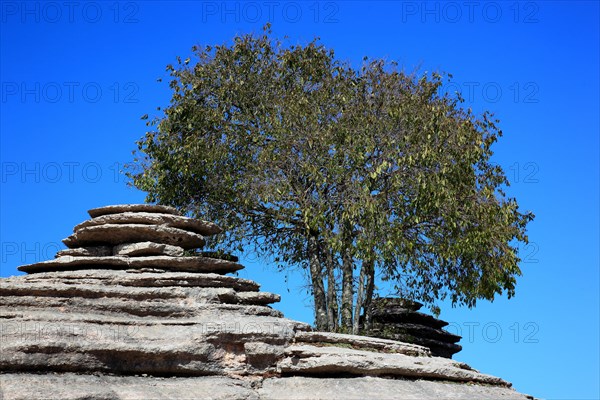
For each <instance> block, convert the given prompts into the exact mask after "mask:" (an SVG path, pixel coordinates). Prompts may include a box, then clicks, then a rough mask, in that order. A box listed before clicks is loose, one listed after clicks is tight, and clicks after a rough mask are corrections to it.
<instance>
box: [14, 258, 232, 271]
mask: <svg viewBox="0 0 600 400" xmlns="http://www.w3.org/2000/svg"><path fill="white" fill-rule="evenodd" d="M102 268H111V269H130V268H159V269H163V270H170V271H192V272H222V273H227V272H235V271H238V270H240V269H242V268H244V267H243V266H242V265H240V264H237V263H234V262H232V261H226V260H220V259H216V258H208V257H170V256H148V257H126V256H108V257H72V256H64V257H58V258H55V259H54V260H48V261H42V262H39V263H36V264H27V265H22V266H20V267H19V268H18V270H19V271H23V272H28V273H30V274H31V273H35V272H48V271H63V270H74V269H102Z"/></svg>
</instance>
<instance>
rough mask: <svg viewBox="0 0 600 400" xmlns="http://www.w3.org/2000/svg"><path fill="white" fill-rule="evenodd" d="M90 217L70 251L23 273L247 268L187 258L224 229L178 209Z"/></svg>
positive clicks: (126, 209)
mask: <svg viewBox="0 0 600 400" xmlns="http://www.w3.org/2000/svg"><path fill="white" fill-rule="evenodd" d="M88 213H89V214H90V216H91V217H92V219H90V220H87V221H84V222H82V223H81V224H79V225H77V226H75V228H73V232H74V233H73V234H72V235H71V236H69V237H68V238H66V239H63V243H64V244H65V245H66V246H67V247H68V249H67V250H61V251H59V252H58V253H57V254H56V258H55V259H54V260H50V261H45V262H40V263H37V264H30V265H23V266H21V267H19V270H20V271H24V272H28V273H35V272H49V271H65V270H75V269H79V270H81V269H94V268H97V267H101V268H102V269H132V268H135V269H140V268H142V269H143V268H150V269H152V268H158V269H161V270H172V271H183V272H215V273H227V272H235V271H237V270H239V269H242V268H243V266H241V265H239V264H236V263H235V262H232V261H228V260H222V259H218V258H213V257H203V256H202V255H200V256H196V257H194V256H186V257H184V251H185V250H190V249H197V248H201V247H202V246H204V244H205V240H204V236H209V235H214V234H217V233H220V232H221V229H220V228H219V227H218V226H217V225H215V224H213V223H211V222H206V221H201V220H197V219H192V218H187V217H184V216H182V215H181V214H180V213H179V212H178V211H177V210H176V209H175V208H172V207H167V206H161V205H151V204H124V205H113V206H106V207H100V208H94V209H91V210H89V211H88Z"/></svg>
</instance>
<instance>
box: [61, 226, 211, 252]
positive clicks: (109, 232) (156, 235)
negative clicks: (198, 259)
mask: <svg viewBox="0 0 600 400" xmlns="http://www.w3.org/2000/svg"><path fill="white" fill-rule="evenodd" d="M146 241H150V242H156V243H165V244H170V245H172V246H179V247H183V248H184V249H194V248H198V247H202V246H204V243H205V241H204V237H203V236H202V235H200V234H197V233H194V232H189V231H184V230H183V229H179V228H171V227H168V226H162V225H159V226H156V225H142V224H107V225H97V226H88V227H86V228H82V229H80V230H78V231H77V232H75V233H74V234H72V235H71V236H69V237H68V238H66V239H63V243H64V244H65V245H66V246H67V247H69V248H75V247H84V246H86V245H95V244H112V245H117V244H122V243H132V242H146Z"/></svg>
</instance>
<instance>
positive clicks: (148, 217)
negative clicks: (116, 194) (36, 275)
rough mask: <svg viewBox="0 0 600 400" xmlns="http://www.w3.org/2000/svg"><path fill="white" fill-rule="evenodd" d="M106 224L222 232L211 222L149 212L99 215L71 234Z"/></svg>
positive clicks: (209, 233)
mask: <svg viewBox="0 0 600 400" xmlns="http://www.w3.org/2000/svg"><path fill="white" fill-rule="evenodd" d="M106 224H144V225H166V226H170V227H173V228H179V229H183V230H187V231H192V232H196V233H199V234H201V235H205V236H210V235H216V234H217V233H221V232H222V229H221V228H220V227H219V226H218V225H217V224H213V223H212V222H208V221H202V220H199V219H193V218H188V217H183V216H180V215H172V214H162V213H151V212H123V213H116V214H106V215H101V216H99V217H95V218H92V219H88V220H87V221H84V222H82V223H80V224H79V225H76V226H75V228H73V232H77V231H78V230H80V229H82V228H86V227H89V226H96V225H106Z"/></svg>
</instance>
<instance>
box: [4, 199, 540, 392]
mask: <svg viewBox="0 0 600 400" xmlns="http://www.w3.org/2000/svg"><path fill="white" fill-rule="evenodd" d="M89 214H90V216H91V217H92V219H90V220H89V221H85V222H83V223H82V224H79V225H77V226H76V227H75V229H74V233H73V235H71V236H69V237H68V238H67V239H65V240H64V242H65V244H66V245H67V246H68V247H69V249H67V250H63V251H60V252H59V253H58V254H57V257H56V258H55V259H54V260H49V261H45V262H40V263H37V264H32V265H24V266H22V267H20V268H19V270H21V271H24V272H27V273H28V275H23V276H15V277H10V278H6V279H1V280H0V295H1V296H2V302H1V304H0V341H1V344H2V351H1V353H0V372H1V375H0V381H1V385H0V398H2V399H4V400H8V399H32V398H52V399H56V398H60V399H84V398H85V399H104V400H106V399H150V398H160V399H183V398H185V399H190V398H198V399H200V398H201V399H204V398H211V399H283V398H285V399H306V398H311V399H319V398H321V399H327V398H338V399H368V398H372V399H386V398H402V399H405V398H406V399H425V398H454V399H481V398H487V399H496V398H502V399H527V398H530V397H528V396H525V395H522V394H519V393H517V392H515V391H514V390H513V389H511V385H510V383H508V382H505V381H504V380H502V379H500V378H496V377H493V376H489V375H485V374H481V373H479V372H478V371H476V370H474V369H472V368H470V367H469V366H467V365H466V364H464V363H460V362H457V361H453V360H450V359H447V358H441V357H435V356H432V354H431V352H430V350H429V349H428V348H427V347H423V346H419V345H416V344H410V343H403V342H400V341H394V340H386V339H378V338H370V337H361V336H352V335H342V334H333V333H324V332H313V331H312V330H311V327H310V326H309V325H307V324H305V323H302V322H297V321H292V320H289V319H286V318H284V317H283V315H282V314H281V313H280V312H279V311H277V310H275V309H273V308H272V307H271V306H270V304H272V303H274V302H277V301H279V296H278V295H275V294H272V293H265V292H261V291H259V285H258V284H257V283H255V282H253V281H250V280H246V279H241V278H238V277H236V276H231V275H227V274H228V273H233V272H235V271H237V270H239V269H241V268H243V267H242V266H241V265H240V264H238V263H237V262H235V261H233V260H234V258H232V257H222V258H218V257H217V256H218V254H214V253H199V252H197V251H196V252H193V251H192V252H191V255H183V254H184V253H183V252H184V251H185V250H192V249H195V248H198V247H201V246H203V245H204V236H208V235H212V234H215V233H218V232H220V229H219V228H218V227H217V226H216V225H214V224H211V223H209V222H204V221H197V220H193V219H189V218H186V217H183V216H181V215H180V214H179V213H178V212H177V210H175V209H173V208H169V207H164V206H154V205H121V206H109V207H101V208H97V209H93V210H90V211H89Z"/></svg>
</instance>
